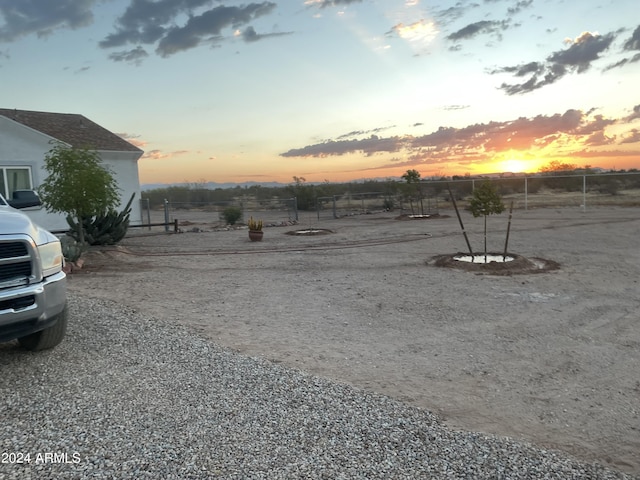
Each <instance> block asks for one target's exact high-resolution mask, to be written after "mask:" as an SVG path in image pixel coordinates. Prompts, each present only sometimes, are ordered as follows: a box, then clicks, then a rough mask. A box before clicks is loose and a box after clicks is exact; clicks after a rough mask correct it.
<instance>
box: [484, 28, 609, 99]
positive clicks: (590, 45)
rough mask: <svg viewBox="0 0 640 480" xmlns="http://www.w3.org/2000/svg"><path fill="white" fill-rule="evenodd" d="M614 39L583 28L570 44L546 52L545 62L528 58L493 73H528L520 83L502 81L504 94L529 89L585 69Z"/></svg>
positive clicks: (518, 92) (515, 74) (519, 75)
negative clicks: (552, 51) (584, 30)
mask: <svg viewBox="0 0 640 480" xmlns="http://www.w3.org/2000/svg"><path fill="white" fill-rule="evenodd" d="M614 39H615V34H613V33H608V34H607V35H598V34H593V33H591V32H584V33H582V34H581V35H580V36H579V37H577V38H576V39H575V40H570V39H569V40H567V43H568V44H569V47H568V48H566V49H564V50H558V51H556V52H554V53H552V54H551V55H549V56H548V57H547V58H546V60H545V61H544V62H535V61H534V62H529V63H525V64H520V65H516V66H511V67H502V68H499V69H496V70H493V71H492V72H491V73H492V74H497V73H510V74H512V75H514V76H516V77H527V76H529V78H528V80H526V81H524V82H522V83H515V84H508V83H503V84H502V85H501V86H500V89H501V90H503V91H504V92H505V93H506V94H507V95H516V94H522V93H528V92H532V91H534V90H537V89H539V88H542V87H544V86H546V85H551V84H552V83H555V82H557V81H558V80H560V79H561V78H563V77H564V76H565V75H568V74H571V73H584V72H586V71H587V70H589V68H590V67H591V65H592V63H593V62H594V61H596V60H598V59H599V58H600V56H601V54H602V53H603V52H605V51H606V50H607V49H608V48H609V47H610V46H611V43H612V42H613V41H614Z"/></svg>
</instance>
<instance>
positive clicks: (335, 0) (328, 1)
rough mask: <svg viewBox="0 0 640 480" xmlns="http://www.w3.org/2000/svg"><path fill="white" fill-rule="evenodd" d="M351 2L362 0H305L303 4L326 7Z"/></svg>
mask: <svg viewBox="0 0 640 480" xmlns="http://www.w3.org/2000/svg"><path fill="white" fill-rule="evenodd" d="M352 3H362V0H306V1H305V2H304V4H305V5H308V6H313V7H320V8H327V7H339V6H342V5H350V4H352Z"/></svg>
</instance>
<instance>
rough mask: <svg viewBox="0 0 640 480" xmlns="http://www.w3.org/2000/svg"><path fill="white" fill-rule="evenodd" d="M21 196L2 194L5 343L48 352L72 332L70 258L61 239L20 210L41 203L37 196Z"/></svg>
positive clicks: (0, 317) (0, 299)
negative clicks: (66, 269) (67, 261)
mask: <svg viewBox="0 0 640 480" xmlns="http://www.w3.org/2000/svg"><path fill="white" fill-rule="evenodd" d="M16 193H17V195H15V194H14V198H13V199H12V201H11V202H7V201H6V200H5V199H4V198H3V197H2V195H0V342H7V341H10V340H15V339H16V338H17V339H18V341H19V343H20V344H21V345H22V346H23V347H25V348H27V349H29V350H43V349H46V348H52V347H55V346H56V345H58V344H59V343H60V342H61V341H62V340H63V338H64V336H65V333H66V330H67V300H66V295H67V283H66V275H65V274H64V272H63V271H62V267H63V263H64V258H63V255H62V248H61V245H60V240H59V239H58V238H57V237H56V236H55V235H53V234H52V233H50V232H48V231H46V230H44V229H42V228H40V227H39V226H38V225H36V224H34V223H33V222H32V221H31V220H30V219H29V217H27V216H26V215H25V214H24V213H22V212H20V211H19V210H18V209H17V208H25V207H30V206H36V205H39V199H38V197H37V195H36V194H35V193H34V192H31V191H22V192H16ZM11 205H14V206H15V207H17V208H13V207H12V206H11Z"/></svg>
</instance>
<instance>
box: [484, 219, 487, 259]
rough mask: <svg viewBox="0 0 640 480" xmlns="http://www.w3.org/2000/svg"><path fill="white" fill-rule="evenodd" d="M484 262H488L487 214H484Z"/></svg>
mask: <svg viewBox="0 0 640 480" xmlns="http://www.w3.org/2000/svg"><path fill="white" fill-rule="evenodd" d="M484 263H487V215H485V216H484Z"/></svg>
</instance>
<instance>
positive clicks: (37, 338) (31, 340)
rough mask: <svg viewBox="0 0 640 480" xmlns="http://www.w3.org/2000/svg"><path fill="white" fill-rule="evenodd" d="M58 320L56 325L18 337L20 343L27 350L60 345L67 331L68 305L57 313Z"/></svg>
mask: <svg viewBox="0 0 640 480" xmlns="http://www.w3.org/2000/svg"><path fill="white" fill-rule="evenodd" d="M57 318H58V320H57V321H56V323H55V324H54V325H52V326H51V327H49V328H45V329H44V330H40V331H39V332H36V333H32V334H31V335H27V336H26V337H22V338H19V339H18V342H20V345H22V346H23V347H24V348H26V349H27V350H33V351H38V350H46V349H47V348H53V347H55V346H56V345H58V344H59V343H60V342H61V341H62V339H63V338H64V336H65V334H66V333H67V306H66V305H65V306H64V310H62V312H60V313H59V314H58V315H57Z"/></svg>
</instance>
